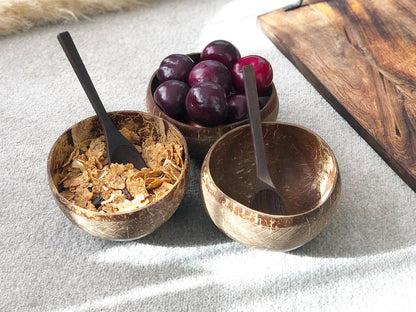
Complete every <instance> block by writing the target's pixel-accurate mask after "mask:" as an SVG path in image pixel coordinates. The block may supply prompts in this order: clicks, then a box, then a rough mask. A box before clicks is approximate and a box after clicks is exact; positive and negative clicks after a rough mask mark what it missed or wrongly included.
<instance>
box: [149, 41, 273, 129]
mask: <svg viewBox="0 0 416 312" xmlns="http://www.w3.org/2000/svg"><path fill="white" fill-rule="evenodd" d="M249 64H251V65H253V67H254V73H255V76H256V86H257V91H258V93H259V95H260V98H259V102H260V106H261V107H263V106H264V105H265V103H266V102H267V100H268V96H267V92H268V90H269V89H270V86H271V84H272V80H273V70H272V67H271V65H270V63H269V62H268V61H267V60H266V59H264V58H263V57H261V56H258V55H249V56H245V57H241V55H240V52H239V51H238V50H237V48H236V47H235V46H234V45H233V44H231V43H230V42H228V41H225V40H215V41H213V42H211V43H209V44H208V45H207V46H206V47H205V48H204V49H203V50H202V53H201V55H200V61H199V62H198V63H195V62H194V61H193V60H192V59H191V58H190V57H189V56H187V55H184V54H172V55H169V56H167V57H166V58H164V59H163V61H162V62H161V64H160V66H159V68H158V70H157V72H156V77H157V79H158V81H159V83H160V84H159V86H158V87H157V88H156V90H155V92H154V94H153V98H154V100H155V102H156V104H157V105H158V106H159V107H160V108H161V109H162V110H163V111H164V112H165V113H166V114H167V115H168V116H170V117H172V118H174V119H176V120H179V121H182V122H188V121H189V122H190V123H196V124H199V125H202V126H206V127H215V126H218V125H220V124H224V123H232V122H236V121H240V120H243V119H246V118H247V116H248V111H247V100H246V96H245V94H244V79H243V66H245V65H249ZM262 95H263V96H262Z"/></svg>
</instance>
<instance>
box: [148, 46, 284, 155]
mask: <svg viewBox="0 0 416 312" xmlns="http://www.w3.org/2000/svg"><path fill="white" fill-rule="evenodd" d="M188 56H189V57H191V58H192V59H193V60H194V61H195V62H198V61H199V56H200V54H199V53H192V54H188ZM156 72H157V71H155V73H154V74H153V76H152V78H151V79H150V83H149V85H148V88H147V94H146V105H147V111H148V112H149V113H150V114H152V115H155V116H159V117H162V118H163V119H166V120H168V121H169V122H171V123H172V124H174V125H175V126H176V127H177V128H178V129H179V130H180V131H181V132H182V134H183V135H184V137H185V139H186V141H187V143H188V148H189V154H190V156H191V157H192V158H195V159H198V160H200V161H202V160H203V159H204V157H205V155H206V153H207V152H208V150H209V148H210V147H211V145H212V144H213V143H214V142H215V141H216V140H217V139H219V138H220V137H221V136H222V135H223V134H224V133H226V132H228V131H230V130H231V129H233V128H236V127H238V126H241V125H243V124H247V123H248V119H245V120H241V121H238V122H234V123H230V124H224V125H219V126H216V127H204V126H200V125H197V124H195V123H192V122H189V123H185V122H181V121H178V120H175V119H173V118H171V117H169V116H168V115H167V114H165V113H164V112H163V111H162V110H161V109H160V107H159V106H158V105H157V104H156V103H155V101H154V99H153V94H154V92H155V90H156V88H157V87H158V86H159V84H160V83H159V81H158V79H157V77H156ZM262 100H265V102H266V103H265V105H264V106H263V108H262V109H261V112H260V114H261V119H262V120H263V121H275V120H276V118H277V114H278V112H279V100H278V97H277V93H276V88H275V86H274V84H272V86H271V88H270V89H269V91H268V93H267V94H265V95H264V98H260V101H262Z"/></svg>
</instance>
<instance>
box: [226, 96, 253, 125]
mask: <svg viewBox="0 0 416 312" xmlns="http://www.w3.org/2000/svg"><path fill="white" fill-rule="evenodd" d="M227 104H228V115H227V121H228V122H236V121H240V120H243V119H246V118H247V117H248V110H247V98H246V96H245V94H234V95H231V96H229V97H228V98H227Z"/></svg>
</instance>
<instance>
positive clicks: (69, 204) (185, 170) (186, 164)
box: [47, 110, 189, 217]
mask: <svg viewBox="0 0 416 312" xmlns="http://www.w3.org/2000/svg"><path fill="white" fill-rule="evenodd" d="M114 113H123V114H140V115H147V116H150V117H152V118H157V119H161V120H162V121H164V122H167V123H168V125H169V126H171V127H173V129H175V131H177V133H178V134H179V137H180V138H181V140H182V143H183V148H184V149H183V154H184V157H183V158H184V163H183V164H184V165H183V168H182V170H181V174H180V176H179V178H178V179H177V180H176V181H175V183H174V184H173V187H172V189H171V190H173V189H174V188H176V187H177V185H178V184H179V183H180V181H182V179H186V175H188V174H189V152H188V146H187V143H186V140H185V137H184V136H183V135H182V133H181V132H180V131H179V129H178V128H177V127H176V126H175V125H174V124H172V123H171V122H169V121H167V120H164V119H163V118H161V117H158V116H155V115H152V114H149V113H147V112H143V111H136V110H116V111H109V112H108V114H109V115H110V117H111V115H112V114H114ZM92 119H98V117H97V115H92V116H89V117H87V118H84V119H82V120H80V121H78V122H77V123H75V124H73V125H72V126H70V127H69V128H67V129H66V130H65V131H64V132H62V133H61V134H60V135H59V136H58V138H57V139H56V140H55V142H54V144H53V145H52V147H51V149H50V151H49V155H48V159H47V173H48V180H49V187H50V188H51V191H53V189H54V190H56V194H57V196H59V198H60V201H61V202H62V203H63V204H65V206H66V207H67V208H68V209H69V210H72V208H71V207H76V209H79V210H80V211H82V212H84V213H85V214H87V215H91V216H106V217H112V216H123V215H131V214H133V213H136V212H137V211H140V210H144V209H148V208H149V207H152V206H154V205H155V204H157V203H159V202H160V201H161V200H162V199H164V198H165V197H166V196H167V195H168V194H169V193H170V191H169V192H166V193H165V194H164V195H163V196H162V197H160V198H158V199H157V200H155V201H152V202H151V203H150V204H148V205H145V206H143V207H138V208H135V209H131V210H127V211H122V212H101V211H93V210H89V209H86V208H83V207H81V206H78V205H76V204H75V203H72V202H71V201H69V200H67V199H66V198H65V197H64V196H62V195H61V193H60V192H59V191H58V189H57V187H56V185H55V183H53V176H52V172H51V161H52V152H53V151H54V150H55V148H56V146H57V144H58V141H59V139H60V138H61V137H63V136H64V135H65V134H67V133H68V132H69V131H70V130H71V129H72V128H73V127H74V126H75V125H77V124H79V123H81V122H85V121H87V120H92Z"/></svg>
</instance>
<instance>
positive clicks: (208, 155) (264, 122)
mask: <svg viewBox="0 0 416 312" xmlns="http://www.w3.org/2000/svg"><path fill="white" fill-rule="evenodd" d="M262 124H266V125H283V126H289V127H295V128H299V129H301V130H304V131H306V132H308V133H310V134H312V135H314V136H315V137H316V138H317V139H319V140H320V141H321V142H322V143H323V144H324V145H325V146H326V147H327V148H328V151H329V152H330V154H331V157H332V159H333V160H334V163H335V169H336V171H335V177H334V183H332V185H331V188H330V190H329V191H328V193H327V194H328V195H327V196H326V199H325V201H324V202H321V203H318V204H316V205H315V206H313V207H311V208H310V209H308V210H307V211H305V212H302V213H297V214H290V215H278V214H269V213H265V212H261V211H258V210H255V209H252V208H251V207H248V206H246V205H244V204H242V203H240V202H239V201H237V200H235V199H234V198H232V197H230V196H229V195H227V194H226V193H224V191H223V190H221V189H220V187H219V186H218V185H217V183H215V181H214V179H213V177H212V175H211V169H210V166H209V162H210V159H211V155H212V152H213V150H214V149H215V148H216V146H217V145H218V144H219V143H220V141H221V140H222V139H223V138H224V137H226V136H227V135H231V134H233V133H234V132H237V131H240V130H241V129H242V128H248V127H250V124H247V125H242V126H239V127H237V128H234V129H232V130H230V131H228V132H227V133H225V134H223V135H222V136H221V137H220V138H219V139H218V140H217V141H216V142H215V143H214V144H213V145H212V146H211V148H210V149H209V151H208V153H207V154H206V156H205V159H204V162H203V164H202V168H204V167H205V168H206V173H207V174H208V176H209V179H210V180H211V181H212V183H213V185H214V186H215V188H216V189H217V190H218V191H219V192H221V194H222V195H224V196H225V197H226V198H227V200H230V201H231V202H232V203H234V204H237V205H240V206H242V207H243V208H244V209H247V211H248V212H253V213H255V214H257V215H258V216H260V217H263V216H264V217H267V218H269V219H270V218H271V219H276V218H283V219H287V218H297V217H303V216H307V215H309V214H310V213H313V212H314V211H315V210H316V209H319V207H321V206H322V205H323V204H324V203H326V202H327V200H328V199H329V198H330V197H331V195H332V193H333V192H334V189H335V187H336V185H337V181H338V180H339V176H340V174H339V165H338V161H337V159H336V157H335V154H334V152H333V150H332V149H331V147H330V146H329V145H328V143H327V142H326V141H325V140H324V139H322V138H321V136H319V135H318V134H317V133H316V132H314V131H312V130H311V129H308V128H306V127H304V126H301V125H297V124H294V123H290V122H279V121H262ZM201 178H202V176H201ZM201 187H202V185H201ZM204 202H205V199H204Z"/></svg>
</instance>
